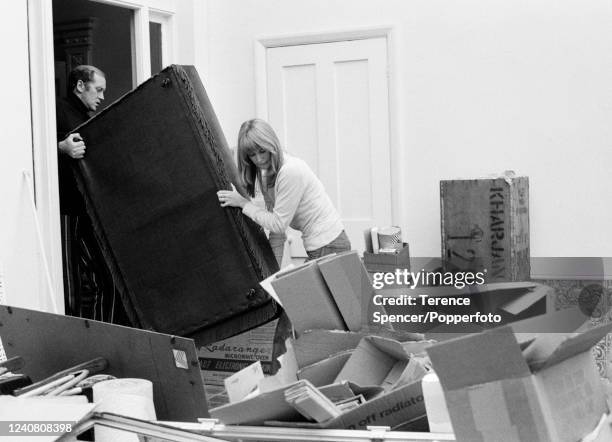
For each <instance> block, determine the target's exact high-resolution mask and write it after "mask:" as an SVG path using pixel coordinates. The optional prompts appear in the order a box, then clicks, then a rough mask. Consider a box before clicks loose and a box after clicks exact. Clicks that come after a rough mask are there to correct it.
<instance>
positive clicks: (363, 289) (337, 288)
mask: <svg viewBox="0 0 612 442" xmlns="http://www.w3.org/2000/svg"><path fill="white" fill-rule="evenodd" d="M271 285H272V287H273V289H274V291H275V292H276V293H275V294H276V295H277V296H278V299H279V300H280V302H281V304H282V306H283V308H284V309H285V312H286V313H287V316H289V319H290V320H291V323H292V325H293V327H294V329H295V331H296V332H298V334H301V333H302V332H304V331H306V330H311V329H328V330H349V331H359V330H361V329H362V328H363V327H364V326H368V325H369V324H371V321H372V318H373V313H374V312H375V311H380V312H384V310H383V309H382V307H380V306H376V305H374V303H373V302H372V298H373V297H374V289H373V288H372V284H371V282H370V279H369V277H368V273H367V271H366V269H365V267H364V266H363V263H362V262H361V260H360V259H359V255H358V253H357V251H349V252H344V253H340V254H333V255H328V256H325V257H323V258H320V259H317V260H314V261H308V262H306V263H304V264H302V265H301V266H298V267H294V268H292V269H289V270H287V271H281V272H279V273H277V274H276V275H275V277H274V278H272V279H271Z"/></svg>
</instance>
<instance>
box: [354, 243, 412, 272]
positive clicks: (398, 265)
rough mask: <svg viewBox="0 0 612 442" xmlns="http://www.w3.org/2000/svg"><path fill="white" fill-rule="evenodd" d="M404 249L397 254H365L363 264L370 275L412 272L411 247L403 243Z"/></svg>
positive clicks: (366, 252)
mask: <svg viewBox="0 0 612 442" xmlns="http://www.w3.org/2000/svg"><path fill="white" fill-rule="evenodd" d="M403 245H404V247H402V249H401V250H400V251H399V252H397V253H372V252H370V251H367V250H366V251H364V252H363V262H364V264H365V267H366V269H367V270H368V272H370V273H374V272H395V269H406V270H410V247H409V246H408V243H406V242H405V243H403Z"/></svg>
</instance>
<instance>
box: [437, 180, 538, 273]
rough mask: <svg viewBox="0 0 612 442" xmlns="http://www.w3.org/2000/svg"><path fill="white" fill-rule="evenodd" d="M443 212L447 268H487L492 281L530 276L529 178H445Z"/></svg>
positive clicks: (443, 250) (442, 188)
mask: <svg viewBox="0 0 612 442" xmlns="http://www.w3.org/2000/svg"><path fill="white" fill-rule="evenodd" d="M440 212H441V220H442V221H441V232H442V260H443V261H444V262H445V268H446V269H447V270H460V271H474V272H476V271H484V269H486V272H487V273H486V278H487V281H488V282H500V281H525V280H528V279H529V278H530V262H529V179H528V178H527V177H512V176H503V177H499V178H491V179H473V180H445V181H440Z"/></svg>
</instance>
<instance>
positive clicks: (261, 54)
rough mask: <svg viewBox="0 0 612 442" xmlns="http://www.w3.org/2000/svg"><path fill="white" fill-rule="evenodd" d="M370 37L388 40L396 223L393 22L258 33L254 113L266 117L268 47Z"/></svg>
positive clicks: (399, 191)
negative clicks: (288, 32) (280, 33)
mask: <svg viewBox="0 0 612 442" xmlns="http://www.w3.org/2000/svg"><path fill="white" fill-rule="evenodd" d="M370 38H385V39H386V41H387V84H388V88H389V91H388V94H389V96H388V103H389V147H390V152H389V154H390V161H391V164H390V165H389V170H390V171H391V222H392V223H393V224H394V225H398V224H399V223H400V222H401V216H402V215H401V214H402V213H404V200H405V199H406V198H405V197H404V195H403V193H404V191H403V185H402V180H401V171H402V167H401V165H402V164H404V162H405V161H404V158H403V153H402V149H401V136H402V134H401V130H402V129H401V125H400V124H399V116H400V115H401V112H400V106H401V103H400V102H399V99H398V98H397V97H401V96H402V95H401V93H400V90H399V88H400V83H399V75H397V71H396V69H397V66H398V65H397V60H400V59H401V58H400V57H399V54H398V53H397V52H398V47H397V41H398V36H397V30H396V29H395V27H394V26H392V25H379V26H368V27H362V28H350V29H342V30H333V31H321V32H306V33H296V34H284V35H276V36H261V37H258V38H256V39H255V42H254V62H255V113H256V116H257V117H258V118H262V119H264V120H267V119H268V87H267V80H266V78H267V76H266V73H267V63H266V52H267V50H268V49H271V48H278V47H284V46H297V45H309V44H317V43H337V42H341V41H349V40H366V39H370Z"/></svg>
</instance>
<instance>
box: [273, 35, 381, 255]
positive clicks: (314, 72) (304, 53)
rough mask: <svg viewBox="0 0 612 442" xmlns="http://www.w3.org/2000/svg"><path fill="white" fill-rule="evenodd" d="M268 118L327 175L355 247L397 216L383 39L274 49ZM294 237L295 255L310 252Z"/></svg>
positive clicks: (327, 185)
mask: <svg viewBox="0 0 612 442" xmlns="http://www.w3.org/2000/svg"><path fill="white" fill-rule="evenodd" d="M266 62H267V91H268V120H269V121H270V123H271V124H272V126H273V127H274V128H275V130H276V131H277V133H278V135H279V137H280V139H281V143H282V144H283V146H284V147H285V148H286V149H287V150H288V151H289V152H290V153H292V154H294V155H296V156H298V157H300V158H302V159H304V160H305V161H306V162H307V163H308V164H309V165H310V167H311V168H312V169H313V171H314V172H315V173H316V174H317V176H318V177H319V178H320V179H321V181H322V182H323V184H324V186H325V188H326V190H327V192H328V194H329V196H330V197H331V199H332V201H333V202H334V204H335V206H336V208H337V209H338V211H339V212H340V215H341V217H342V219H343V222H344V224H345V227H346V230H347V233H348V235H349V237H350V239H351V242H352V244H353V248H354V249H357V250H360V251H362V250H363V248H364V243H363V239H362V238H363V234H362V232H363V230H364V229H366V228H368V227H371V226H374V225H388V224H390V223H391V176H390V152H389V150H390V146H389V110H388V84H387V49H386V39H385V38H372V39H366V40H354V41H342V42H334V43H321V44H310V45H297V46H284V47H279V48H270V49H268V50H267V54H266ZM289 236H290V242H291V254H292V256H294V257H295V256H304V255H305V254H304V252H303V248H302V246H301V241H299V239H297V240H296V238H295V233H292V234H290V235H289Z"/></svg>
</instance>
